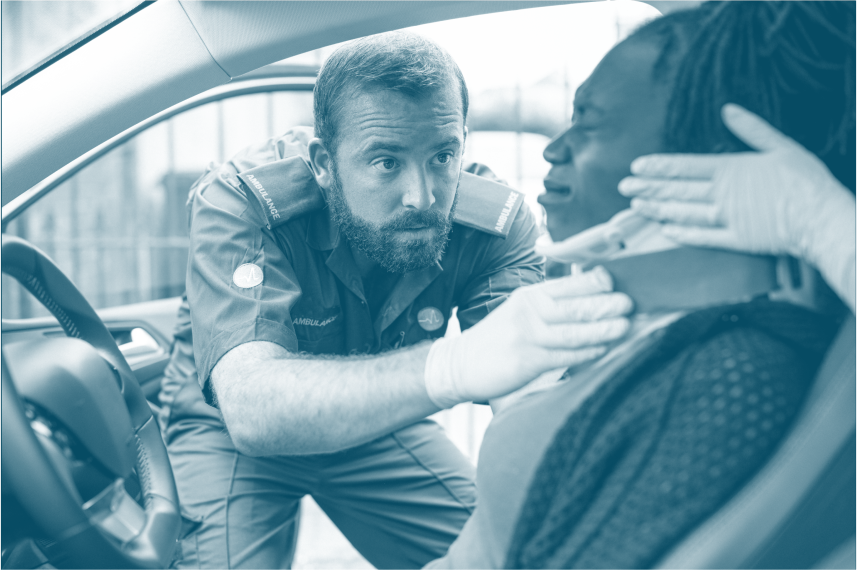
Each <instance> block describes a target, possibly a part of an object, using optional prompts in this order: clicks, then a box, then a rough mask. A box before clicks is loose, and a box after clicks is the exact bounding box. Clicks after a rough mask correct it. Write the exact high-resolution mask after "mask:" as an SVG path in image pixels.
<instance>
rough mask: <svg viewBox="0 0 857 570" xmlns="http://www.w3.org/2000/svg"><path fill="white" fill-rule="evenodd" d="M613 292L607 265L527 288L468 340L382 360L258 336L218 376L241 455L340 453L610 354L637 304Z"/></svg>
mask: <svg viewBox="0 0 857 570" xmlns="http://www.w3.org/2000/svg"><path fill="white" fill-rule="evenodd" d="M611 289H612V281H611V280H610V277H609V275H607V273H606V271H603V270H600V271H592V272H590V273H587V274H583V275H576V276H572V277H567V278H563V279H557V280H554V281H550V282H547V283H540V284H537V285H532V286H529V287H524V288H522V289H519V290H518V291H516V292H514V293H513V294H512V295H511V296H510V297H509V299H508V301H506V302H505V303H503V304H502V305H501V306H500V307H498V308H497V309H495V310H494V311H492V312H491V314H489V315H488V316H487V317H486V318H485V319H483V320H482V321H480V322H479V323H477V324H476V325H475V326H473V327H472V328H470V329H469V330H467V331H465V332H464V333H462V334H461V335H460V336H458V337H453V338H441V339H439V340H437V341H435V342H434V343H433V344H431V345H428V344H420V345H417V346H414V347H412V348H408V349H403V350H399V351H393V352H387V353H384V354H382V355H379V356H374V357H354V356H352V357H344V358H323V357H319V356H316V355H313V356H312V357H309V358H306V357H303V356H300V355H296V354H294V353H290V352H288V351H287V350H286V349H284V348H282V347H280V346H279V345H276V344H274V343H269V342H262V341H256V342H249V343H245V344H241V345H239V346H237V347H235V348H233V349H231V350H230V351H229V352H228V353H226V354H225V355H224V356H223V358H221V359H220V361H219V362H218V363H217V365H216V366H215V367H214V370H213V371H212V375H211V380H212V382H213V386H214V390H215V392H216V395H217V398H218V401H219V403H220V409H221V412H222V413H223V419H224V421H225V422H226V425H227V427H228V429H229V433H230V435H231V436H232V439H233V442H234V443H235V446H236V448H237V449H238V450H239V451H241V452H243V453H246V454H249V455H276V454H308V453H327V452H333V451H338V450H340V449H345V448H348V447H352V446H354V445H359V444H361V443H364V442H366V441H369V440H371V439H374V438H376V437H379V436H381V435H383V434H386V433H390V432H391V431H394V430H395V429H397V428H399V427H402V426H404V425H407V424H409V423H412V422H414V421H416V420H419V419H421V418H424V417H426V416H427V415H429V414H431V413H432V412H435V411H437V410H438V409H440V408H445V407H452V406H454V405H455V404H457V403H459V402H465V401H484V400H488V399H492V398H496V397H498V396H502V395H504V394H508V393H510V392H512V391H514V390H517V389H518V388H520V387H521V386H522V385H524V384H526V383H527V382H529V381H530V380H532V379H533V378H535V377H537V376H539V375H540V374H542V373H543V372H546V371H547V370H553V369H555V368H560V367H565V366H570V365H572V364H577V363H580V362H583V361H586V360H590V359H592V358H595V357H597V356H599V355H601V354H603V353H604V351H605V350H606V348H605V344H606V343H609V342H611V341H613V340H616V339H617V338H619V337H621V336H623V335H624V334H625V332H626V331H627V330H628V321H627V319H625V318H621V315H624V314H627V313H628V312H629V311H630V310H631V307H632V303H631V300H630V299H629V298H628V297H627V296H625V295H623V294H621V293H607V292H606V291H610V290H611Z"/></svg>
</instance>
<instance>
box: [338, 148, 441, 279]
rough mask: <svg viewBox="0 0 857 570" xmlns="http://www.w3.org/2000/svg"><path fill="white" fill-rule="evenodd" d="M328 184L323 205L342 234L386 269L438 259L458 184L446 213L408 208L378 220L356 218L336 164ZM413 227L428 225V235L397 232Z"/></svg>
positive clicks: (405, 269) (408, 268)
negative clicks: (409, 235)
mask: <svg viewBox="0 0 857 570" xmlns="http://www.w3.org/2000/svg"><path fill="white" fill-rule="evenodd" d="M330 173H331V178H332V184H331V187H330V189H329V190H328V192H327V205H328V207H329V208H330V212H331V216H332V218H333V221H334V223H336V224H337V225H338V226H339V230H340V231H341V232H342V233H343V235H345V237H346V238H347V239H348V241H350V242H351V243H352V244H354V245H355V246H356V247H357V249H359V250H360V251H362V252H363V253H364V254H365V255H366V256H367V257H368V258H369V259H371V260H372V261H374V262H376V263H377V264H378V265H380V266H381V267H383V268H384V269H385V270H386V271H388V272H390V273H408V272H410V271H416V270H418V269H424V268H426V267H430V266H432V265H434V264H435V263H437V262H438V261H440V258H441V257H442V256H443V252H444V250H445V249H446V244H447V242H448V241H449V233H450V232H451V231H452V221H453V220H454V219H455V205H456V204H457V203H458V187H457V186H456V189H455V199H454V200H453V202H452V209H451V210H450V212H449V215H448V216H445V217H444V215H443V214H442V213H440V212H437V211H434V210H408V211H405V212H402V213H401V214H398V215H395V216H393V217H392V218H390V219H388V220H386V221H385V222H384V223H382V224H373V223H371V222H368V221H366V220H364V219H363V218H360V217H359V216H357V215H356V214H354V212H353V211H352V210H351V208H350V207H349V206H348V202H347V201H346V199H345V194H344V193H343V191H342V183H341V182H340V180H339V176H338V175H337V172H336V168H335V166H333V165H332V164H331V169H330ZM415 227H419V228H428V229H430V230H432V235H431V237H429V238H424V239H405V238H403V237H402V236H401V232H402V231H404V230H408V229H413V228H415Z"/></svg>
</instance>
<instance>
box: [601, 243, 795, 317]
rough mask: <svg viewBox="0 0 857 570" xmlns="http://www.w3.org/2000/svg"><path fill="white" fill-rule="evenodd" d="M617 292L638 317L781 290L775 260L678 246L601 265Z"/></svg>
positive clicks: (749, 297) (712, 304) (701, 306)
mask: <svg viewBox="0 0 857 570" xmlns="http://www.w3.org/2000/svg"><path fill="white" fill-rule="evenodd" d="M595 265H602V266H603V267H604V268H605V269H606V270H607V271H609V272H610V274H611V275H612V276H613V282H614V290H615V291H621V292H622V293H626V294H627V295H628V296H630V297H631V298H632V299H633V300H634V305H635V310H636V312H637V313H656V312H664V311H678V310H691V309H702V308H705V307H712V306H716V305H728V304H733V303H740V302H746V301H749V300H750V299H752V298H754V297H757V296H759V295H763V294H765V293H769V292H771V291H774V290H776V289H778V288H779V285H778V282H777V260H776V258H774V257H770V256H760V255H747V254H743V253H736V252H731V251H724V250H718V249H704V248H696V247H680V248H677V249H671V250H667V251H659V252H656V253H647V254H642V255H636V256H632V257H620V258H618V259H613V260H610V261H607V262H602V263H600V264H599V263H592V264H589V265H588V266H586V267H585V268H586V269H588V268H590V267H593V266H595Z"/></svg>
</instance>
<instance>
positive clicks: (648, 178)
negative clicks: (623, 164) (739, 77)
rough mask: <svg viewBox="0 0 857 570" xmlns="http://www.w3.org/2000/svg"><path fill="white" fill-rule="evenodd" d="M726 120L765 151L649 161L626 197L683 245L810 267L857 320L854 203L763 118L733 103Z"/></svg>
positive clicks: (627, 184)
mask: <svg viewBox="0 0 857 570" xmlns="http://www.w3.org/2000/svg"><path fill="white" fill-rule="evenodd" d="M722 116H723V122H724V123H725V124H726V126H727V127H728V128H729V130H730V131H732V132H733V133H734V134H735V136H737V137H738V138H740V139H741V140H742V141H744V142H745V143H746V144H747V145H749V146H750V147H752V148H754V149H756V150H758V151H759V152H741V153H724V154H697V155H693V154H664V155H649V156H644V157H640V158H638V159H637V160H635V161H634V162H633V164H632V165H631V172H632V173H633V175H634V176H630V177H628V178H625V179H624V180H622V182H620V183H619V192H621V193H622V194H623V195H625V196H629V197H634V199H633V200H632V201H631V208H632V209H633V210H635V211H637V212H639V213H641V214H643V215H645V216H647V217H649V218H652V219H654V220H658V221H661V222H665V225H664V227H663V233H664V235H665V236H667V237H669V238H670V239H672V240H674V241H677V242H680V243H683V244H687V245H696V246H703V247H717V248H725V249H735V250H739V251H745V252H749V253H765V254H773V255H779V254H789V255H792V256H794V257H797V258H800V259H803V260H804V261H807V262H808V263H810V264H812V265H814V266H815V267H816V268H818V269H819V270H820V271H821V273H822V275H823V276H824V278H825V279H826V280H827V282H828V284H829V285H830V286H831V287H832V288H833V289H834V290H836V292H837V294H839V296H840V297H841V298H842V299H843V301H845V302H846V303H848V305H849V306H850V307H851V310H852V311H854V304H855V299H854V297H855V293H854V289H855V247H854V242H855V223H854V216H855V200H854V195H853V194H851V193H850V192H849V191H848V190H847V189H846V188H845V187H844V186H843V185H842V184H841V183H840V182H839V181H838V180H837V179H836V178H835V177H834V176H833V175H832V174H831V173H830V171H829V170H828V169H827V167H826V166H825V165H824V163H823V162H822V161H821V160H820V159H819V158H818V157H817V156H815V155H814V154H813V153H811V152H809V151H808V150H806V149H805V148H804V147H802V146H801V145H800V144H798V143H797V142H795V141H794V140H792V139H790V138H789V137H787V136H785V135H784V134H782V133H781V132H779V131H778V130H776V129H775V128H773V127H772V126H771V125H769V124H768V123H767V122H765V121H764V120H763V119H762V118H760V117H758V116H757V115H754V114H753V113H751V112H749V111H747V110H746V109H743V108H742V107H739V106H738V105H733V104H727V105H724V107H723V110H722Z"/></svg>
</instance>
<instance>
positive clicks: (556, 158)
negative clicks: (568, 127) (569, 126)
mask: <svg viewBox="0 0 857 570" xmlns="http://www.w3.org/2000/svg"><path fill="white" fill-rule="evenodd" d="M564 135H565V133H562V134H561V135H559V136H557V137H555V138H554V139H553V140H552V141H551V142H549V143H548V146H547V148H545V151H544V153H543V154H544V157H545V160H547V161H548V162H550V163H551V164H565V163H566V162H569V161H570V160H571V151H570V150H569V148H568V145H566V144H565V137H564Z"/></svg>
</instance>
